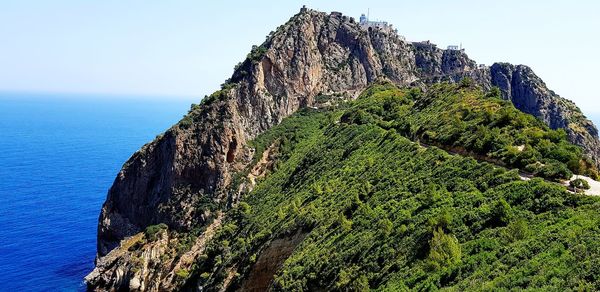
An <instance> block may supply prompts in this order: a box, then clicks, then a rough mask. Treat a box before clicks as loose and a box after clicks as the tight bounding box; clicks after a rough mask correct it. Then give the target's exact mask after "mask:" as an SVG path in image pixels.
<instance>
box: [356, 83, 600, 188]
mask: <svg viewBox="0 0 600 292" xmlns="http://www.w3.org/2000/svg"><path fill="white" fill-rule="evenodd" d="M498 94H499V93H498V91H497V90H496V91H491V92H490V93H488V94H485V93H484V92H482V91H481V90H478V89H476V88H472V87H470V86H469V83H468V82H462V83H461V84H460V85H458V86H457V85H451V84H437V85H434V86H432V88H430V89H429V90H428V91H427V92H426V93H422V92H420V91H416V90H411V91H406V90H400V89H398V88H396V87H395V86H394V85H391V84H387V83H384V84H379V85H376V86H373V87H371V88H370V89H368V90H367V91H365V92H364V93H363V94H362V98H361V99H359V101H358V102H357V103H356V104H355V106H354V108H353V110H352V111H350V112H349V113H348V114H347V116H346V119H348V120H350V119H351V120H353V121H355V122H358V123H361V122H374V123H377V124H378V125H380V126H382V127H384V128H386V129H390V128H394V129H396V130H397V131H398V132H399V133H400V134H402V135H404V136H407V137H411V138H412V139H413V140H415V139H416V140H420V141H421V142H423V143H427V144H433V145H437V146H440V147H442V148H445V149H448V150H452V151H455V152H458V153H467V154H472V155H474V156H475V157H478V158H479V159H485V160H488V161H492V162H494V163H500V164H503V165H508V166H511V167H517V168H519V169H521V170H524V171H527V172H531V173H533V174H536V175H538V176H542V177H546V178H549V179H555V180H558V179H568V178H570V177H571V176H572V174H573V172H574V173H578V174H586V175H589V176H592V177H597V175H598V172H597V170H596V169H595V168H594V167H593V164H592V163H591V162H589V161H588V160H586V159H585V158H584V156H583V152H582V150H581V148H580V147H578V146H575V145H572V144H571V143H569V142H568V140H567V138H566V133H565V132H564V130H562V129H561V130H556V131H554V130H550V129H549V128H548V127H547V126H546V125H544V124H543V123H542V122H541V121H540V120H538V119H536V118H534V117H533V116H531V115H527V114H524V113H522V112H521V111H519V110H517V109H516V108H515V107H514V106H513V105H512V104H511V103H510V102H509V101H505V100H502V99H500V96H499V95H498Z"/></svg>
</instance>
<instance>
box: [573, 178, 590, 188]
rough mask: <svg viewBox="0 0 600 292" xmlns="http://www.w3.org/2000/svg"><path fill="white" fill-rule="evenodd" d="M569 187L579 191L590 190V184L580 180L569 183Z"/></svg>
mask: <svg viewBox="0 0 600 292" xmlns="http://www.w3.org/2000/svg"><path fill="white" fill-rule="evenodd" d="M569 185H570V186H571V187H573V188H576V189H579V190H589V189H590V184H589V183H588V182H587V181H586V180H584V179H581V178H576V179H574V180H572V181H570V182H569Z"/></svg>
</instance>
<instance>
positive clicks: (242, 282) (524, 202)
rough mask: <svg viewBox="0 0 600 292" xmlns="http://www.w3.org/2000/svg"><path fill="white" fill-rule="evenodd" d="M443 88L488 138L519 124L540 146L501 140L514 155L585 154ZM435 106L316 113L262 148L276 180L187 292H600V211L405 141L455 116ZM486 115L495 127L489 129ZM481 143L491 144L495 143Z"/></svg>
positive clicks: (229, 220)
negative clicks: (576, 291) (526, 150)
mask: <svg viewBox="0 0 600 292" xmlns="http://www.w3.org/2000/svg"><path fill="white" fill-rule="evenodd" d="M435 87H436V88H434V89H432V90H430V92H431V91H435V92H436V93H434V95H435V97H436V98H435V99H434V100H433V101H434V102H438V101H439V100H442V103H444V102H452V103H459V104H463V105H472V107H471V108H470V110H471V112H470V113H469V116H470V117H471V119H467V120H468V121H477V124H478V125H479V127H481V128H485V129H489V130H492V129H500V131H507V133H510V131H512V129H513V128H514V126H517V124H519V127H521V130H522V131H523V132H524V133H529V134H525V136H524V137H516V138H515V139H514V140H512V141H510V142H507V141H505V139H506V138H505V137H502V136H503V135H498V136H495V137H491V138H490V139H492V143H490V144H491V145H500V144H504V146H505V147H511V146H510V145H506V143H508V144H510V143H512V142H517V141H518V142H519V143H521V142H523V143H525V144H526V145H531V146H532V148H534V149H540V148H538V146H541V145H544V147H549V148H553V149H555V150H558V149H561V148H562V149H568V148H569V147H572V146H570V145H568V144H565V143H566V141H565V137H564V135H562V136H561V135H560V133H559V132H556V131H552V130H549V129H548V128H547V127H545V126H544V125H543V124H541V123H540V122H538V121H536V120H535V119H532V118H531V117H530V116H528V115H525V114H523V113H520V112H518V111H516V110H515V109H514V108H513V107H512V105H511V104H509V103H506V102H504V103H503V102H502V101H501V100H500V99H498V98H496V97H492V96H486V95H485V94H484V93H483V92H480V91H479V90H477V89H473V88H468V87H460V86H452V85H447V84H444V85H438V86H435ZM431 97H432V96H431V93H427V94H422V93H418V91H414V90H413V91H409V90H406V91H402V90H398V89H397V88H395V87H394V86H391V85H385V84H384V85H379V86H374V87H371V88H369V89H368V90H367V91H365V93H364V94H362V95H361V97H359V99H358V100H357V101H356V102H353V103H351V104H350V106H349V107H348V106H346V105H344V106H342V108H337V109H335V108H334V109H329V110H312V109H308V110H304V111H302V112H300V113H299V114H296V115H294V116H292V117H291V118H288V119H286V120H284V122H283V123H281V124H280V125H278V126H276V127H274V128H273V129H271V130H269V131H267V132H266V133H265V134H263V135H260V136H258V138H257V139H256V140H255V141H254V142H253V143H254V144H255V145H276V146H275V147H274V148H276V149H278V150H277V151H278V153H279V158H278V159H277V162H275V165H276V167H275V168H274V170H273V171H271V172H270V174H269V175H268V176H266V177H265V179H263V180H261V181H259V183H258V184H257V185H256V187H255V189H254V190H253V191H252V192H251V193H250V194H249V195H248V196H247V197H245V198H244V199H243V200H242V202H241V203H240V204H239V205H238V207H236V208H234V209H232V210H231V211H230V212H229V213H228V215H227V216H226V217H225V220H224V223H223V226H222V228H221V229H220V230H219V231H218V232H217V235H216V237H215V238H214V239H213V240H212V241H211V243H210V244H209V246H208V248H207V249H206V253H205V254H204V255H203V256H201V257H199V258H198V260H197V262H196V266H195V268H194V269H192V270H191V271H189V272H190V273H189V275H188V278H187V279H188V280H187V286H186V287H187V288H190V289H198V290H201V291H217V290H220V289H221V290H228V291H234V290H242V291H247V290H251V289H255V290H253V291H267V290H275V291H280V290H281V291H347V290H361V291H363V290H367V289H376V290H385V291H390V290H391V291H398V290H399V291H408V290H423V289H436V288H450V289H455V290H461V291H462V290H468V291H471V290H479V289H482V290H497V289H523V288H530V289H536V288H537V289H543V290H569V289H573V288H582V289H591V290H594V289H597V288H598V287H600V281H599V280H598V278H597V277H595V276H591V275H594V269H595V268H594V266H593V264H592V263H594V262H595V261H597V260H599V259H600V244H598V242H597V240H598V238H600V231H599V230H598V228H597V224H598V223H600V216H599V215H600V214H599V213H598V209H597V207H598V206H600V201H599V200H598V199H597V198H590V197H585V196H581V195H576V194H572V193H569V192H567V191H566V190H565V189H564V187H562V186H560V185H559V184H555V183H550V182H547V181H543V180H541V179H533V180H530V181H522V180H521V179H520V178H519V176H518V173H517V171H516V170H512V171H510V170H507V169H506V168H504V167H501V166H498V165H496V164H491V163H486V162H483V163H482V162H478V161H477V160H475V159H472V158H468V157H462V156H460V155H451V154H449V153H447V152H445V151H442V150H440V149H438V148H436V147H424V146H422V145H419V144H418V143H415V142H412V141H410V140H409V139H407V138H405V137H403V136H402V133H405V132H406V129H407V128H408V129H415V128H418V126H421V125H423V126H425V127H427V128H428V129H429V130H431V129H433V128H434V127H436V126H437V125H435V124H430V123H431V121H430V119H428V118H427V116H428V115H433V114H435V115H436V116H444V115H446V114H448V115H453V114H454V113H455V110H454V109H446V108H443V107H440V106H438V105H435V104H429V102H431V101H432V99H431ZM424 104H428V105H427V106H424ZM459 109H461V108H460V107H459ZM506 112H512V113H514V116H513V119H515V120H517V122H515V123H514V124H509V125H499V124H498V122H502V121H503V118H502V117H503V116H504V113H506ZM485 113H489V114H490V116H491V118H490V121H486V120H484V119H481V117H483V116H485ZM392 117H393V118H392ZM307 120H311V121H313V122H312V123H311V124H307V123H306V121H307ZM434 123H435V122H434ZM466 123H468V122H466ZM509 123H511V122H510V121H509ZM406 124H409V126H408V127H406ZM447 129H450V128H445V129H444V130H447ZM451 129H454V130H455V132H458V133H459V134H460V135H459V136H461V137H466V135H472V134H473V132H472V131H471V130H470V129H469V127H463V126H462V125H454V126H453V127H451ZM540 137H544V138H541V139H540ZM415 138H416V137H415ZM473 139H477V140H478V141H476V142H475V144H478V143H480V142H479V141H482V144H485V143H483V142H485V141H487V139H488V138H487V137H485V135H483V136H481V137H479V135H476V136H475V137H473ZM546 139H547V140H546ZM543 140H546V142H541V141H543ZM536 143H539V144H536ZM536 145H537V146H536ZM262 148H263V149H264V147H262ZM540 150H541V149H540ZM555 152H560V151H547V152H546V151H540V153H539V155H526V156H528V157H532V156H533V157H536V156H537V157H536V158H535V159H541V160H545V159H552V157H554V153H555ZM257 156H260V155H258V154H257ZM578 159H582V156H581V154H580V156H579V157H578ZM564 166H566V164H563V167H564Z"/></svg>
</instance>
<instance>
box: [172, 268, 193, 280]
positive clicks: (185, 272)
mask: <svg viewBox="0 0 600 292" xmlns="http://www.w3.org/2000/svg"><path fill="white" fill-rule="evenodd" d="M175 274H176V275H177V276H178V277H180V278H182V279H187V277H188V276H189V275H190V272H189V271H188V270H186V269H180V270H177V272H175Z"/></svg>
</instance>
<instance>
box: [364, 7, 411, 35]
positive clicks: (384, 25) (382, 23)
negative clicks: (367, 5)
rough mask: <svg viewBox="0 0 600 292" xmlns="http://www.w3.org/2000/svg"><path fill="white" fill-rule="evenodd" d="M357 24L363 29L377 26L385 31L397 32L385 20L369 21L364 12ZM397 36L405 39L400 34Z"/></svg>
mask: <svg viewBox="0 0 600 292" xmlns="http://www.w3.org/2000/svg"><path fill="white" fill-rule="evenodd" d="M358 24H359V25H360V27H361V28H362V29H364V30H368V29H369V28H379V29H381V30H383V31H385V32H394V33H396V34H397V33H398V30H397V29H394V27H393V25H391V24H389V23H388V22H387V21H371V20H369V16H367V15H365V14H364V13H363V14H361V15H360V18H359V21H358ZM398 37H399V38H400V39H402V40H406V39H405V38H404V36H402V35H398Z"/></svg>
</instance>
